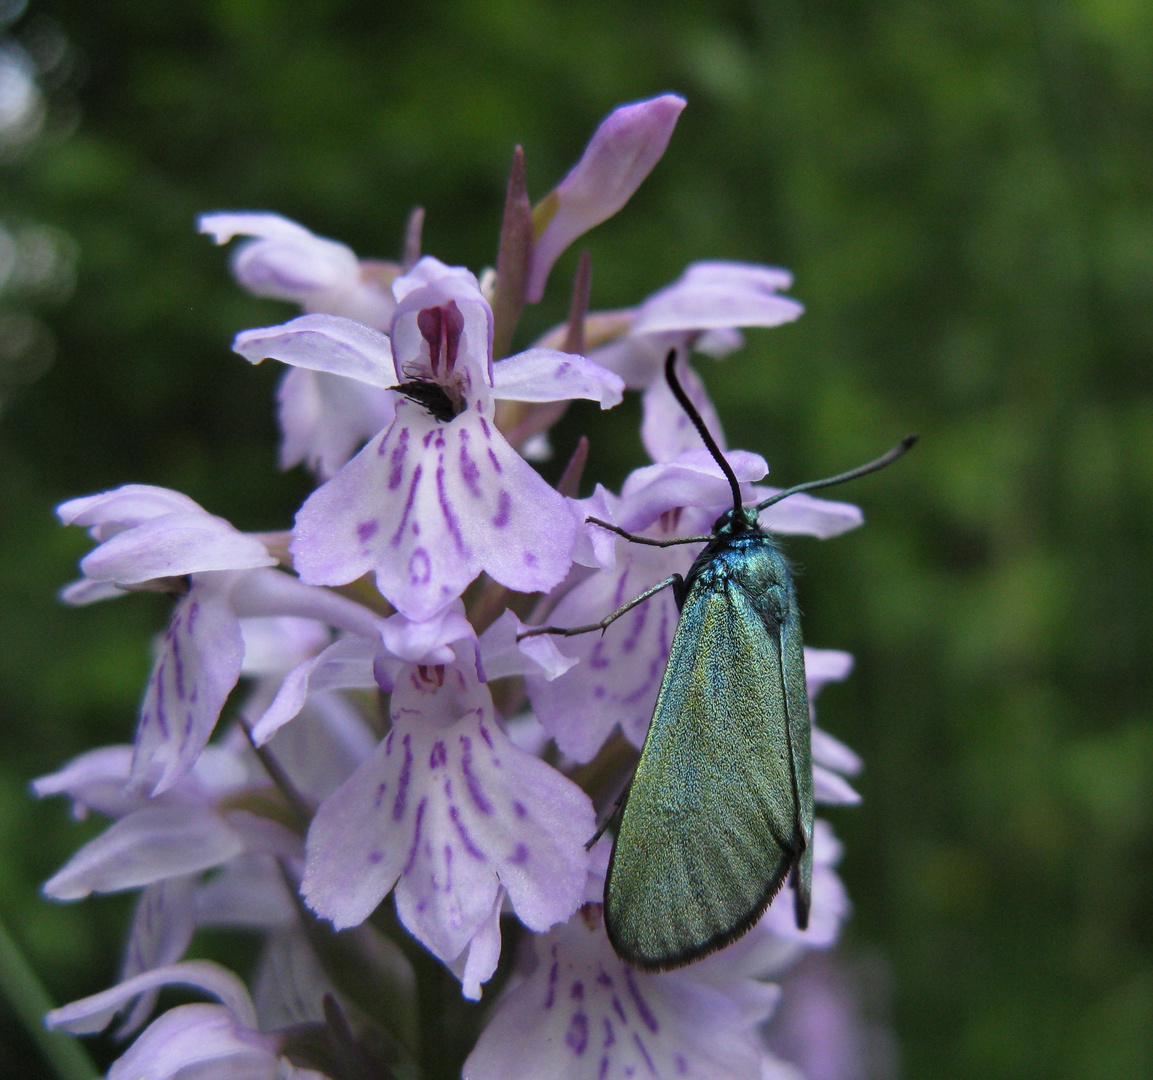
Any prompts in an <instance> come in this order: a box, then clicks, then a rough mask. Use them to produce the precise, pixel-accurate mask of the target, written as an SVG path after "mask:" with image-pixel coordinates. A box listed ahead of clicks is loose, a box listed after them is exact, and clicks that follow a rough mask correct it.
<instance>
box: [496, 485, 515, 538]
mask: <svg viewBox="0 0 1153 1080" xmlns="http://www.w3.org/2000/svg"><path fill="white" fill-rule="evenodd" d="M511 517H512V499H511V497H510V496H509V493H508V492H507V491H505V490H504V489H503V488H502V489H501V492H500V494H499V495H497V497H496V514H495V516H494V517H493V519H492V527H493V528H494V529H503V528H505V527H506V526H507V525H508V523H509V519H510V518H511Z"/></svg>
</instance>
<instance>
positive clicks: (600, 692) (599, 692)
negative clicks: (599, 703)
mask: <svg viewBox="0 0 1153 1080" xmlns="http://www.w3.org/2000/svg"><path fill="white" fill-rule="evenodd" d="M607 693H608V691H607V690H606V689H605V688H604V687H603V686H601V685H599V684H598V685H596V686H594V687H593V697H595V698H597V699H598V700H599V699H600V698H603V697H604V696H605V695H606V694H607Z"/></svg>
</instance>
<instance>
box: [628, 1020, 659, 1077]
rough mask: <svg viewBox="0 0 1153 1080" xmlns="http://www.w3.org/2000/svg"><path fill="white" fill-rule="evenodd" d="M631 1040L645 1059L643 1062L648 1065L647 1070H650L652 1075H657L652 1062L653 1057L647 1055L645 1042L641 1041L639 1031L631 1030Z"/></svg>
mask: <svg viewBox="0 0 1153 1080" xmlns="http://www.w3.org/2000/svg"><path fill="white" fill-rule="evenodd" d="M633 1042H635V1043H636V1044H637V1049H638V1050H639V1051H640V1052H641V1057H643V1058H644V1059H645V1064H646V1065H647V1066H648V1067H649V1072H651V1073H652V1074H653V1076H657V1075H658V1073H657V1069H656V1066H655V1065H654V1064H653V1059H652V1058H651V1057H649V1052H648V1050H646V1049H645V1044H644V1043H643V1042H641V1036H640V1032H638V1031H634V1032H633Z"/></svg>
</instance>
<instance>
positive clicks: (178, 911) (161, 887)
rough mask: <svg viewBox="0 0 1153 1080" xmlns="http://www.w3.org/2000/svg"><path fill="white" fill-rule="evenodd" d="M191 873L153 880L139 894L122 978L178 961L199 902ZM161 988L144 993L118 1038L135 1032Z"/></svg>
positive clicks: (190, 938) (193, 927)
mask: <svg viewBox="0 0 1153 1080" xmlns="http://www.w3.org/2000/svg"><path fill="white" fill-rule="evenodd" d="M194 881H195V878H194V877H193V876H192V875H187V876H184V877H174V878H167V879H165V880H163V881H156V882H153V883H152V884H151V885H148V886H146V887H145V888H144V890H143V891H142V892H141V894H140V899H139V900H137V902H136V910H135V911H134V912H133V915H132V926H131V927H130V929H129V931H128V943H127V945H126V946H125V952H124V963H123V965H122V967H121V970H120V981H121V982H123V981H124V980H126V979H131V978H133V977H134V976H136V975H139V974H141V972H144V971H151V970H152V969H153V968H158V967H164V966H165V965H166V964H175V963H176V962H177V961H178V960H179V959H180V958H181V957H182V956H183V955H184V953H185V951H186V950H187V948H188V946H189V944H190V943H191V941H192V931H193V930H194V929H195V916H196V905H195V903H194V900H193V882H194ZM159 996H160V991H159V990H149V991H148V992H147V993H145V994H142V995H141V996H140V997H139V998H138V999H137V1001H136V1004H135V1005H133V1007H132V1010H131V1011H130V1012H129V1014H128V1015H127V1016H126V1017H125V1018H124V1021H123V1023H121V1025H120V1026H119V1028H117V1031H116V1036H117V1038H118V1039H124V1038H127V1037H128V1036H129V1035H131V1034H133V1033H134V1032H135V1031H137V1030H138V1029H139V1028H140V1027H142V1026H143V1024H144V1022H145V1021H146V1020H147V1019H148V1017H149V1015H150V1014H151V1013H152V1010H153V1009H154V1008H155V1007H156V1000H157V998H158V997H159Z"/></svg>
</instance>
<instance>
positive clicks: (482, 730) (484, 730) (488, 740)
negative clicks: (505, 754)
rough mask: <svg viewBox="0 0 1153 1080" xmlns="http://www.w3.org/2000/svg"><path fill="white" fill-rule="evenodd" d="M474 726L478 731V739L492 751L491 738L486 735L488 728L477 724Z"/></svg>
mask: <svg viewBox="0 0 1153 1080" xmlns="http://www.w3.org/2000/svg"><path fill="white" fill-rule="evenodd" d="M476 726H477V728H478V729H479V730H480V737H481V738H482V739H484V741H485V742H486V743H487V744H488V748H489V749H490V750H492V749H493V745H492V736H491V735H490V734H489V733H488V728H486V727H485V726H484V724H483V723H480V724H477V725H476Z"/></svg>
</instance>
